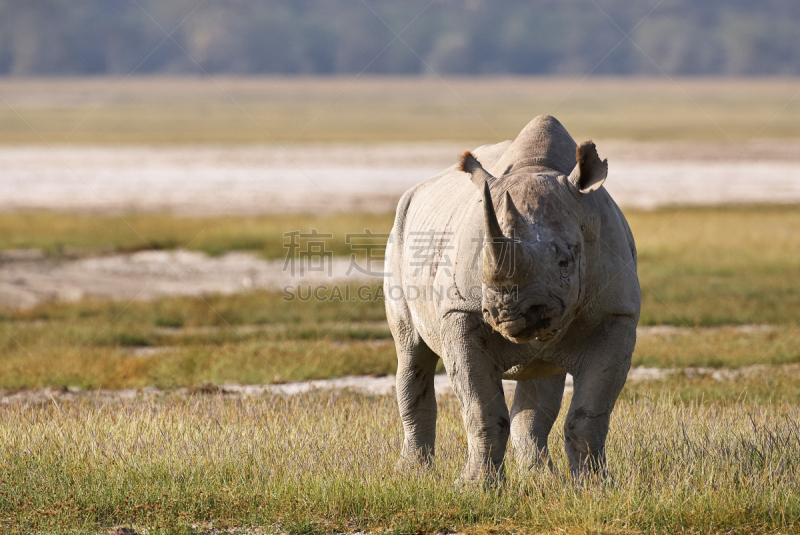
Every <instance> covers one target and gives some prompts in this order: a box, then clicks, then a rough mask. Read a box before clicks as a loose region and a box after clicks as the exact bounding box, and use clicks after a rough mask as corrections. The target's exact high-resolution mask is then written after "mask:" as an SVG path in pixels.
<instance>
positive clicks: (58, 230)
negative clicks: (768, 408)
mask: <svg viewBox="0 0 800 535" xmlns="http://www.w3.org/2000/svg"><path fill="white" fill-rule="evenodd" d="M627 216H628V219H629V221H630V223H631V227H632V229H633V232H634V234H635V236H636V238H637V241H638V246H639V274H640V280H641V285H642V295H643V305H642V321H641V324H642V325H659V324H667V325H676V326H689V327H694V326H698V327H708V326H723V327H722V328H720V329H712V330H707V329H694V330H688V331H686V332H683V333H681V334H675V335H656V336H643V337H640V339H639V341H638V344H637V349H636V353H635V354H634V365H645V366H654V367H687V366H704V367H740V366H747V365H752V364H776V365H777V364H785V363H793V362H798V361H799V360H800V328H797V321H798V318H800V287H798V285H797V280H800V256H798V255H794V254H791V251H798V250H800V210H798V209H796V208H789V207H728V208H686V209H676V208H673V209H662V210H657V211H653V212H643V211H628V213H627ZM137 217H138V219H134V220H133V223H132V224H135V225H137V226H138V227H137V228H138V229H140V231H141V232H142V233H143V234H145V235H147V236H149V237H154V238H158V237H159V236H160V237H161V239H162V240H163V239H164V238H163V237H164V236H174V237H176V238H174V242H175V243H176V244H178V245H180V246H185V245H187V244H189V242H190V240H191V237H190V236H191V235H192V234H193V233H195V232H196V231H197V229H198V228H205V227H206V226H208V228H207V230H206V231H205V233H203V234H201V237H200V238H199V239H198V240H197V241H196V242H194V244H197V245H198V246H200V245H202V246H203V247H211V245H213V247H214V248H217V249H219V248H222V247H224V246H226V245H230V244H231V243H234V244H235V243H239V242H241V241H243V240H241V239H240V237H241V236H247V235H251V234H255V233H256V232H257V231H259V230H263V234H262V235H261V238H260V239H261V241H260V242H258V243H259V244H260V245H259V246H260V250H261V251H262V253H263V254H265V255H267V256H271V257H275V256H278V257H281V256H282V255H283V254H284V253H283V250H282V245H283V237H282V232H281V231H282V229H285V228H287V227H286V226H285V225H290V224H291V225H294V226H295V227H296V228H298V229H299V230H307V229H309V228H312V227H316V228H318V229H319V230H320V231H321V232H322V231H324V232H332V233H333V234H334V240H332V242H333V243H332V245H331V247H332V248H333V249H334V250H337V251H340V252H341V253H342V254H344V252H345V251H346V247H347V245H346V244H345V243H344V239H343V236H342V234H343V233H344V232H347V231H349V230H351V229H353V227H352V226H351V225H352V224H353V223H352V221H350V220H349V219H345V218H344V217H343V216H342V217H339V216H331V217H312V216H293V218H292V219H290V220H289V221H282V220H281V218H278V217H267V216H265V217H259V218H227V219H223V220H218V221H214V222H211V221H209V220H204V219H196V218H179V217H171V216H137ZM355 217H356V219H357V224H358V226H359V227H362V229H363V228H372V229H373V230H375V229H377V230H376V232H377V231H383V230H386V228H387V226H388V225H389V224H390V223H391V217H390V216H386V215H383V216H381V215H357V216H355ZM118 223H119V220H114V219H113V218H102V217H81V216H75V215H67V214H50V213H33V214H2V215H0V228H2V229H4V230H5V232H2V233H0V236H6V238H5V239H6V240H7V241H6V242H2V241H0V247H3V246H8V245H7V244H8V243H9V241H8V240H12V239H13V240H17V242H23V243H25V244H26V246H31V247H36V246H38V247H45V248H46V247H47V244H48V243H52V241H47V240H54V239H61V238H60V237H63V239H64V240H71V241H69V242H68V243H69V244H70V247H74V248H79V246H81V245H83V246H84V247H85V248H86V250H89V251H94V252H97V251H100V250H102V249H103V248H106V249H115V248H116V249H117V250H125V247H126V246H127V245H125V244H126V243H133V242H134V241H135V239H134V238H136V237H135V235H134V237H130V236H128V235H127V234H126V232H127V231H126V230H125V228H124V227H114V225H115V224H118ZM209 224H210V226H209ZM48 229H49V230H48ZM353 230H355V229H353ZM9 236H10V237H11V238H9ZM128 239H130V240H131V242H126V241H125V240H128ZM209 244H210V245H209ZM282 297H283V295H282V294H281V293H271V292H264V291H257V292H252V293H247V294H240V295H233V296H212V297H208V298H205V299H192V298H169V299H161V300H158V301H154V302H133V303H113V302H93V301H84V302H79V303H62V304H47V305H41V306H39V307H37V308H34V309H31V310H4V311H0V327H2V329H0V348H2V350H3V355H4V358H3V359H2V360H0V388H22V387H37V386H48V385H50V386H58V385H63V386H80V387H84V388H122V387H140V386H146V385H157V386H163V387H172V386H191V385H197V384H203V383H207V382H211V383H215V384H223V383H226V382H235V383H271V382H274V381H295V380H304V379H319V378H326V377H335V376H341V375H347V374H361V373H379V374H382V373H387V374H390V373H394V371H395V365H396V364H395V358H394V348H393V346H392V344H391V342H390V333H389V331H388V328H387V326H386V325H385V323H383V322H385V315H384V310H383V302H382V300H373V301H358V302H355V303H353V302H341V301H316V300H312V301H309V302H301V301H298V300H295V301H292V302H286V301H284V300H283V299H282ZM736 324H769V325H772V326H773V328H771V329H763V330H754V331H741V330H736V329H733V328H731V327H725V326H729V325H736ZM138 347H152V348H161V349H158V351H159V352H156V353H153V354H147V353H141V352H139V353H137V352H136V351H135V350H136V348H138ZM164 348H166V349H164Z"/></svg>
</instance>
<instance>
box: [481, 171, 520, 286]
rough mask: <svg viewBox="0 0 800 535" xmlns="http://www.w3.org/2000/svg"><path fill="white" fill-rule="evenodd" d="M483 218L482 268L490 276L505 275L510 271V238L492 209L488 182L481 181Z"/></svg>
mask: <svg viewBox="0 0 800 535" xmlns="http://www.w3.org/2000/svg"><path fill="white" fill-rule="evenodd" d="M483 220H484V233H485V238H484V251H485V253H484V270H486V271H487V273H486V275H488V276H490V278H496V277H507V276H509V275H510V274H511V273H512V272H513V269H512V266H511V265H510V262H511V254H510V251H509V247H510V246H511V240H510V239H508V238H507V237H506V236H505V235H504V234H503V229H502V228H500V221H498V220H497V213H496V212H495V211H494V203H493V202H492V193H491V191H490V190H489V183H488V182H484V183H483Z"/></svg>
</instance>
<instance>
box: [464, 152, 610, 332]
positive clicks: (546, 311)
mask: <svg viewBox="0 0 800 535" xmlns="http://www.w3.org/2000/svg"><path fill="white" fill-rule="evenodd" d="M460 168H461V170H462V171H464V172H467V173H470V174H471V179H472V182H473V183H474V184H475V185H476V186H478V187H479V188H480V189H481V190H482V191H483V199H482V203H483V212H484V240H483V255H482V257H483V258H482V268H481V269H482V271H481V282H482V287H483V292H482V303H481V308H482V311H483V316H484V319H485V320H486V321H487V322H488V323H489V324H490V325H491V327H492V328H493V329H494V330H496V331H497V332H499V333H500V334H502V335H503V336H504V337H506V338H507V339H508V340H511V341H512V342H515V343H518V344H524V343H528V342H530V341H532V340H539V341H542V342H544V341H547V340H549V339H551V338H553V337H554V336H555V335H556V333H557V332H558V331H559V329H560V328H561V327H562V326H563V324H564V323H565V322H566V321H567V318H569V317H570V315H571V314H572V313H573V312H574V311H575V310H576V307H577V305H578V303H579V300H580V297H581V295H582V294H583V292H584V289H585V280H586V276H585V270H586V263H585V255H584V251H585V249H586V247H585V245H586V242H587V241H590V240H592V239H593V231H594V228H591V227H594V225H593V224H592V223H593V222H592V221H590V220H588V219H587V216H586V214H585V213H584V210H583V207H582V197H583V196H584V195H586V194H589V193H590V192H592V191H595V190H597V189H598V188H599V187H600V186H601V185H602V183H603V181H604V180H605V178H606V175H607V173H608V163H607V161H606V160H602V161H601V160H600V157H599V156H598V155H597V150H596V148H595V145H594V143H592V142H591V141H587V142H584V143H582V144H581V145H580V146H579V147H577V149H576V165H575V168H574V169H573V171H572V172H571V173H570V174H569V176H566V175H563V174H561V173H558V172H557V171H554V170H551V169H547V168H543V167H538V168H536V169H535V170H528V171H527V172H519V173H511V174H506V175H504V176H503V177H502V178H500V179H498V178H495V177H494V176H492V175H491V174H490V173H489V172H488V171H486V170H485V169H484V168H483V167H482V166H481V164H480V163H479V162H478V160H476V159H475V157H474V156H473V155H472V154H471V153H470V152H466V153H464V155H463V156H462V160H461V166H460ZM492 187H494V188H495V189H496V190H501V191H502V190H504V193H503V195H502V201H501V202H500V203H499V210H495V203H494V201H493V200H492V195H491V189H492Z"/></svg>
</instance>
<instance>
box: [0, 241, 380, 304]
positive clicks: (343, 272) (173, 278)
mask: <svg viewBox="0 0 800 535" xmlns="http://www.w3.org/2000/svg"><path fill="white" fill-rule="evenodd" d="M330 265H331V275H330V276H328V273H327V272H326V271H325V272H323V271H309V272H305V271H302V270H301V268H302V265H301V266H300V267H298V271H297V272H296V273H295V275H294V276H292V275H291V273H290V272H288V271H284V261H283V260H263V259H260V258H258V256H257V255H256V254H255V253H238V252H237V253H227V254H224V255H221V256H218V257H211V256H208V255H206V254H203V253H198V252H191V251H143V252H138V253H134V254H120V255H112V256H103V257H95V258H85V259H79V260H59V259H48V258H45V257H44V256H43V255H41V253H38V252H37V251H11V252H8V253H4V254H1V255H0V303H2V304H4V305H6V306H10V307H14V308H29V307H33V306H36V305H37V304H40V303H43V302H49V301H67V302H72V301H79V300H81V299H85V298H94V299H110V300H152V299H158V298H160V297H168V296H203V295H210V294H223V295H229V294H234V293H237V292H242V291H248V290H253V289H267V290H275V291H281V290H282V289H283V288H284V286H286V285H301V284H302V285H308V284H311V285H317V284H320V283H323V282H324V283H326V284H332V283H335V282H342V281H348V282H352V283H354V284H361V283H364V284H375V283H379V282H380V280H381V279H378V278H376V277H369V276H367V275H364V274H362V273H360V272H359V271H358V270H352V271H351V272H350V273H349V274H348V273H347V272H348V269H349V268H350V259H345V258H334V259H333V260H332V261H331V262H330ZM326 267H327V264H326Z"/></svg>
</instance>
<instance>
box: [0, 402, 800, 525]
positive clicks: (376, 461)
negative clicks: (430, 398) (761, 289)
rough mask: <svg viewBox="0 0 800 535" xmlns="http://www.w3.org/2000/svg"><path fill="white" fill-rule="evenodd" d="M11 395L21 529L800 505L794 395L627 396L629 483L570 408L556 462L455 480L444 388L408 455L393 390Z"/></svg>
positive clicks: (613, 517)
mask: <svg viewBox="0 0 800 535" xmlns="http://www.w3.org/2000/svg"><path fill="white" fill-rule="evenodd" d="M566 401H568V400H566ZM0 412H1V413H2V418H0V484H1V485H2V489H3V490H2V491H0V517H1V518H2V520H0V526H2V529H3V531H5V532H47V533H74V532H80V533H86V532H92V531H101V530H104V529H108V527H109V526H112V525H120V524H122V525H131V526H133V527H136V528H138V529H140V532H141V531H142V530H141V528H144V527H146V528H148V530H149V531H148V533H197V532H198V530H197V528H198V527H201V528H202V526H205V528H206V530H208V531H209V532H210V529H211V528H212V527H213V528H215V529H223V528H231V527H248V528H256V527H263V528H265V531H267V532H289V533H330V532H339V531H344V532H354V531H362V530H365V531H369V532H375V531H384V530H388V532H390V533H433V532H435V531H439V530H442V531H445V532H448V531H467V532H484V533H509V532H530V531H536V532H553V531H562V530H564V531H567V532H582V533H583V532H587V531H589V532H604V533H632V532H651V533H675V532H682V533H683V532H685V533H729V532H737V533H774V532H775V533H780V532H784V533H785V532H795V531H796V529H797V523H798V522H800V505H798V504H800V499H799V498H800V496H799V495H798V488H800V472H799V471H798V466H800V435H799V434H798V433H799V432H800V431H799V430H798V427H797V422H798V420H800V412H798V409H797V407H796V405H795V404H794V403H780V402H775V403H766V404H754V403H752V402H749V401H744V402H739V403H716V402H714V403H711V402H705V403H702V404H697V403H694V402H681V401H680V400H679V399H677V398H676V397H675V396H674V395H671V394H669V393H665V392H661V393H659V392H657V391H651V392H649V396H647V397H646V396H640V395H637V396H628V397H624V398H623V399H622V400H621V401H620V402H619V404H618V406H617V409H616V411H615V413H614V417H613V418H612V429H611V433H610V435H609V442H608V456H609V466H610V471H611V473H612V474H613V478H614V479H613V483H612V482H611V481H606V482H604V483H599V482H593V481H588V482H585V483H584V484H582V485H576V484H575V483H574V482H573V481H571V480H570V478H569V477H568V476H567V475H566V474H567V469H566V461H565V456H564V454H563V452H562V445H561V444H562V440H563V437H562V433H561V432H560V429H561V426H562V425H563V414H564V411H562V416H561V419H560V420H559V421H558V422H557V423H556V427H555V429H554V432H553V436H551V449H552V451H553V460H554V463H555V471H554V472H553V473H551V472H550V471H548V470H546V469H537V470H534V471H533V472H527V473H526V472H521V471H520V470H518V468H517V467H516V466H515V465H514V463H513V462H511V463H509V464H510V466H509V477H508V481H507V484H506V485H505V486H504V487H503V489H502V490H501V491H482V490H480V489H466V490H458V489H456V488H454V487H453V486H452V482H453V480H454V479H455V478H456V476H457V475H458V472H459V470H460V468H461V463H462V462H463V459H464V455H465V451H466V443H465V442H466V441H465V437H464V434H463V430H462V424H461V418H460V413H459V409H458V405H457V402H456V400H455V399H454V398H452V397H448V398H445V399H444V400H442V402H441V403H440V413H439V416H440V420H439V430H438V431H439V432H438V440H439V442H438V447H437V460H436V463H435V466H434V468H433V469H432V470H430V471H413V470H411V471H396V470H395V461H396V459H397V454H398V451H399V448H400V442H401V427H400V422H399V418H398V416H397V409H396V405H395V401H394V399H392V398H390V397H377V398H371V397H359V396H356V395H349V394H331V395H309V396H300V397H295V398H288V399H284V398H275V397H264V398H258V399H250V400H241V399H225V398H224V397H220V396H201V397H195V398H190V399H180V398H174V399H168V400H165V401H161V402H147V403H142V402H139V403H123V404H112V405H102V404H99V405H98V404H93V403H90V402H82V403H79V404H74V405H73V404H66V405H61V406H55V405H53V404H46V405H44V406H15V407H3V408H0ZM193 526H194V527H193ZM200 531H203V530H202V529H200Z"/></svg>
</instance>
